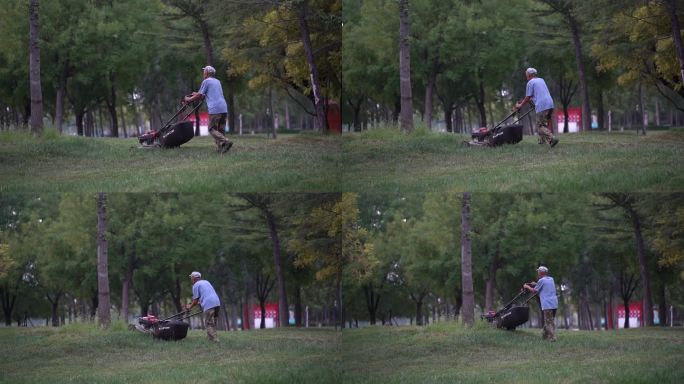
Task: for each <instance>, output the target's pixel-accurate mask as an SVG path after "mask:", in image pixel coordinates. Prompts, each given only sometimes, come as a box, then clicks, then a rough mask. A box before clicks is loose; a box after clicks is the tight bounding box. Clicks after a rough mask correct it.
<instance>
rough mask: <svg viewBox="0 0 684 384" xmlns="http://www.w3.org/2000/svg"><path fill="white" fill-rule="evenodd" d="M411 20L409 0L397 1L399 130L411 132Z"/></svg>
mask: <svg viewBox="0 0 684 384" xmlns="http://www.w3.org/2000/svg"><path fill="white" fill-rule="evenodd" d="M410 26H411V20H410V18H409V0H399V88H400V93H401V119H400V125H401V129H402V130H403V131H404V132H405V133H411V131H413V100H412V96H411V92H412V91H411V45H410V43H409V34H410Z"/></svg>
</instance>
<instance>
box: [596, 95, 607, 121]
mask: <svg viewBox="0 0 684 384" xmlns="http://www.w3.org/2000/svg"><path fill="white" fill-rule="evenodd" d="M597 109H598V111H597V112H596V115H597V116H596V117H597V120H598V121H597V122H598V127H599V129H600V130H602V131H603V130H605V129H606V126H605V119H604V114H605V110H604V105H603V90H599V93H598V108H597Z"/></svg>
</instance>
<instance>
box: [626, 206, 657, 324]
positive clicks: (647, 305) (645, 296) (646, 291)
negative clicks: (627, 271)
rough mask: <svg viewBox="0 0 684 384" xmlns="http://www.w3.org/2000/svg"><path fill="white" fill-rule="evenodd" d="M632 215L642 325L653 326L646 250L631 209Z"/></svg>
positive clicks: (637, 218) (639, 224) (636, 218)
mask: <svg viewBox="0 0 684 384" xmlns="http://www.w3.org/2000/svg"><path fill="white" fill-rule="evenodd" d="M630 215H631V217H632V225H633V228H634V239H635V241H636V247H637V255H638V257H639V273H640V275H641V281H642V289H643V291H642V300H643V308H642V313H643V318H644V325H645V326H647V327H651V326H653V304H652V301H651V279H650V277H649V275H648V267H647V264H646V250H645V247H644V238H643V235H642V230H641V217H640V216H639V214H638V213H637V212H636V210H634V209H632V210H631V211H630Z"/></svg>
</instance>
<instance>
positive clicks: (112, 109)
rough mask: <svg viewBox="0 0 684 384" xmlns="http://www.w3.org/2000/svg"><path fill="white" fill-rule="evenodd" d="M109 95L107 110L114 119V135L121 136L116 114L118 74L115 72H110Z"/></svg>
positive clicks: (112, 129)
mask: <svg viewBox="0 0 684 384" xmlns="http://www.w3.org/2000/svg"><path fill="white" fill-rule="evenodd" d="M109 81H110V85H109V97H108V98H107V110H108V111H109V116H110V119H111V121H112V127H111V134H112V137H119V118H118V116H117V115H116V76H115V75H114V73H113V72H110V73H109Z"/></svg>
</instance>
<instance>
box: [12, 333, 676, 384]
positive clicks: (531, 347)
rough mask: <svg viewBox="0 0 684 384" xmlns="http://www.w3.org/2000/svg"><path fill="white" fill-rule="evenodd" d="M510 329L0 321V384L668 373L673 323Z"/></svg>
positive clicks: (521, 379)
mask: <svg viewBox="0 0 684 384" xmlns="http://www.w3.org/2000/svg"><path fill="white" fill-rule="evenodd" d="M539 334H540V331H539V330H518V331H516V332H507V331H500V330H495V329H490V328H488V327H486V326H484V327H481V326H477V327H476V328H475V329H463V328H462V327H460V326H458V325H456V324H454V323H441V324H437V325H432V326H429V327H424V328H416V327H401V328H395V327H392V328H390V327H373V328H365V329H352V330H345V331H343V332H342V333H339V332H335V331H334V330H332V329H279V330H266V331H256V332H230V333H226V332H219V337H220V338H221V342H220V344H219V345H213V344H210V343H209V342H208V341H206V340H205V335H204V332H203V331H201V330H195V331H190V333H189V335H188V338H186V339H184V340H182V341H179V342H155V341H153V340H152V339H151V338H150V337H149V336H146V335H142V334H139V333H136V332H132V331H127V330H124V329H123V327H118V329H115V330H113V331H101V330H97V329H95V328H94V327H93V326H89V325H76V326H67V327H64V328H61V329H49V328H42V329H16V328H13V329H6V328H2V329H0V354H1V355H2V358H1V359H0V382H3V383H63V382H70V383H120V382H145V383H165V384H166V383H189V382H216V383H317V384H318V383H411V384H413V383H433V382H434V383H456V382H458V383H466V382H467V383H470V382H483V383H485V382H492V383H526V382H538V383H539V382H551V383H558V382H562V383H586V382H591V383H594V382H599V383H604V382H605V383H659V384H663V383H676V382H681V378H682V377H684V329H681V328H676V329H669V328H666V329H660V328H653V329H646V330H644V329H633V330H622V331H609V332H578V331H559V334H558V342H556V343H549V342H544V341H542V340H541V338H540V337H539Z"/></svg>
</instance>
